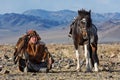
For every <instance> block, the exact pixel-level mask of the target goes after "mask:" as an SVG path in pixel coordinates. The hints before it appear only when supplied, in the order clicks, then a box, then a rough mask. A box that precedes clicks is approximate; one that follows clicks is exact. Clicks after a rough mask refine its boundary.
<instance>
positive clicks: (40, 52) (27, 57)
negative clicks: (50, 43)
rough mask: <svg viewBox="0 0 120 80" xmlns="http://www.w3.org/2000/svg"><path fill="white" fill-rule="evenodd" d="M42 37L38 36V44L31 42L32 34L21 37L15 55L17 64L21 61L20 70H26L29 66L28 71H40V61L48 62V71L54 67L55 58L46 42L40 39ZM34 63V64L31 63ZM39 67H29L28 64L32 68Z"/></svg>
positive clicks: (14, 58)
mask: <svg viewBox="0 0 120 80" xmlns="http://www.w3.org/2000/svg"><path fill="white" fill-rule="evenodd" d="M39 39H40V37H39V36H38V42H37V43H36V44H30V43H29V40H30V35H24V36H23V37H21V38H19V40H18V42H17V44H16V48H15V52H14V55H13V60H14V63H15V64H17V62H19V70H20V71H22V72H23V71H24V69H25V68H27V72H29V71H32V72H34V71H35V72H38V71H37V70H39V68H38V67H40V66H41V65H39V63H42V62H46V64H47V71H49V70H50V69H51V68H52V63H53V59H52V57H51V55H50V53H49V51H48V49H47V47H46V46H45V43H43V42H41V41H39ZM31 63H32V64H31ZM35 65H36V66H37V69H34V70H32V69H28V66H29V67H30V68H31V66H32V67H36V66H35Z"/></svg>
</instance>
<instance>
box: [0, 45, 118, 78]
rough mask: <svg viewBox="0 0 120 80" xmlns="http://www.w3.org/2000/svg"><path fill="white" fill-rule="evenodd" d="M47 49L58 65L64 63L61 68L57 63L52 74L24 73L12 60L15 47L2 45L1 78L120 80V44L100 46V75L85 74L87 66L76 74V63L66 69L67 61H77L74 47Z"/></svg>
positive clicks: (94, 73) (0, 55) (0, 54)
mask: <svg viewBox="0 0 120 80" xmlns="http://www.w3.org/2000/svg"><path fill="white" fill-rule="evenodd" d="M47 47H48V49H49V51H50V53H51V54H52V55H53V57H54V59H55V62H56V63H59V62H60V61H62V62H61V64H59V65H60V66H58V64H56V63H55V66H54V68H53V69H52V70H51V71H50V73H22V72H20V71H18V68H17V65H14V64H13V61H12V59H11V58H12V55H13V52H14V45H0V65H3V69H2V71H1V72H0V78H1V79H3V80H4V79H5V80H7V79H9V80H23V79H24V80H120V77H119V75H120V43H114V44H113V43H111V44H98V51H97V52H98V56H99V59H100V66H99V68H100V72H98V73H96V72H92V73H85V72H84V70H85V64H84V65H83V67H82V71H81V72H76V71H75V67H76V64H75V62H73V63H74V64H73V65H72V66H71V67H70V68H66V66H67V65H66V64H67V61H69V60H71V61H72V60H73V61H74V59H75V53H74V47H73V45H71V44H47ZM80 51H81V50H80ZM5 55H7V56H8V59H6V58H5ZM81 55H83V52H82V53H81ZM82 58H84V57H82ZM7 71H8V72H7Z"/></svg>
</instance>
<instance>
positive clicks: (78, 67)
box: [74, 42, 80, 70]
mask: <svg viewBox="0 0 120 80" xmlns="http://www.w3.org/2000/svg"><path fill="white" fill-rule="evenodd" d="M78 45H79V44H77V43H76V42H74V46H75V54H76V58H77V67H76V70H79V69H80V60H79V52H78Z"/></svg>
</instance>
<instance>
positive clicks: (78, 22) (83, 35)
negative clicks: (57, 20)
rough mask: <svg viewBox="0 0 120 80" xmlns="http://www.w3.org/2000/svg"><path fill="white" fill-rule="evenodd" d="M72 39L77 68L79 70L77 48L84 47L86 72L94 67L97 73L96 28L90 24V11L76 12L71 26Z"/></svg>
mask: <svg viewBox="0 0 120 80" xmlns="http://www.w3.org/2000/svg"><path fill="white" fill-rule="evenodd" d="M72 26H73V27H72V39H73V43H74V47H75V53H76V58H77V68H76V70H80V60H79V52H78V48H79V46H80V45H82V46H84V51H85V59H86V71H87V72H91V71H92V68H93V67H94V69H95V71H98V65H99V59H98V55H97V42H98V35H97V28H96V26H95V25H94V24H93V23H92V19H91V10H90V11H86V10H84V9H82V10H78V16H77V17H76V19H75V21H74V24H73V25H72Z"/></svg>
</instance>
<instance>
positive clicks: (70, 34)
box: [68, 17, 76, 37]
mask: <svg viewBox="0 0 120 80" xmlns="http://www.w3.org/2000/svg"><path fill="white" fill-rule="evenodd" d="M75 20H76V17H74V19H73V21H72V23H71V24H70V31H69V34H68V37H71V36H72V28H73V26H74V23H75Z"/></svg>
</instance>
